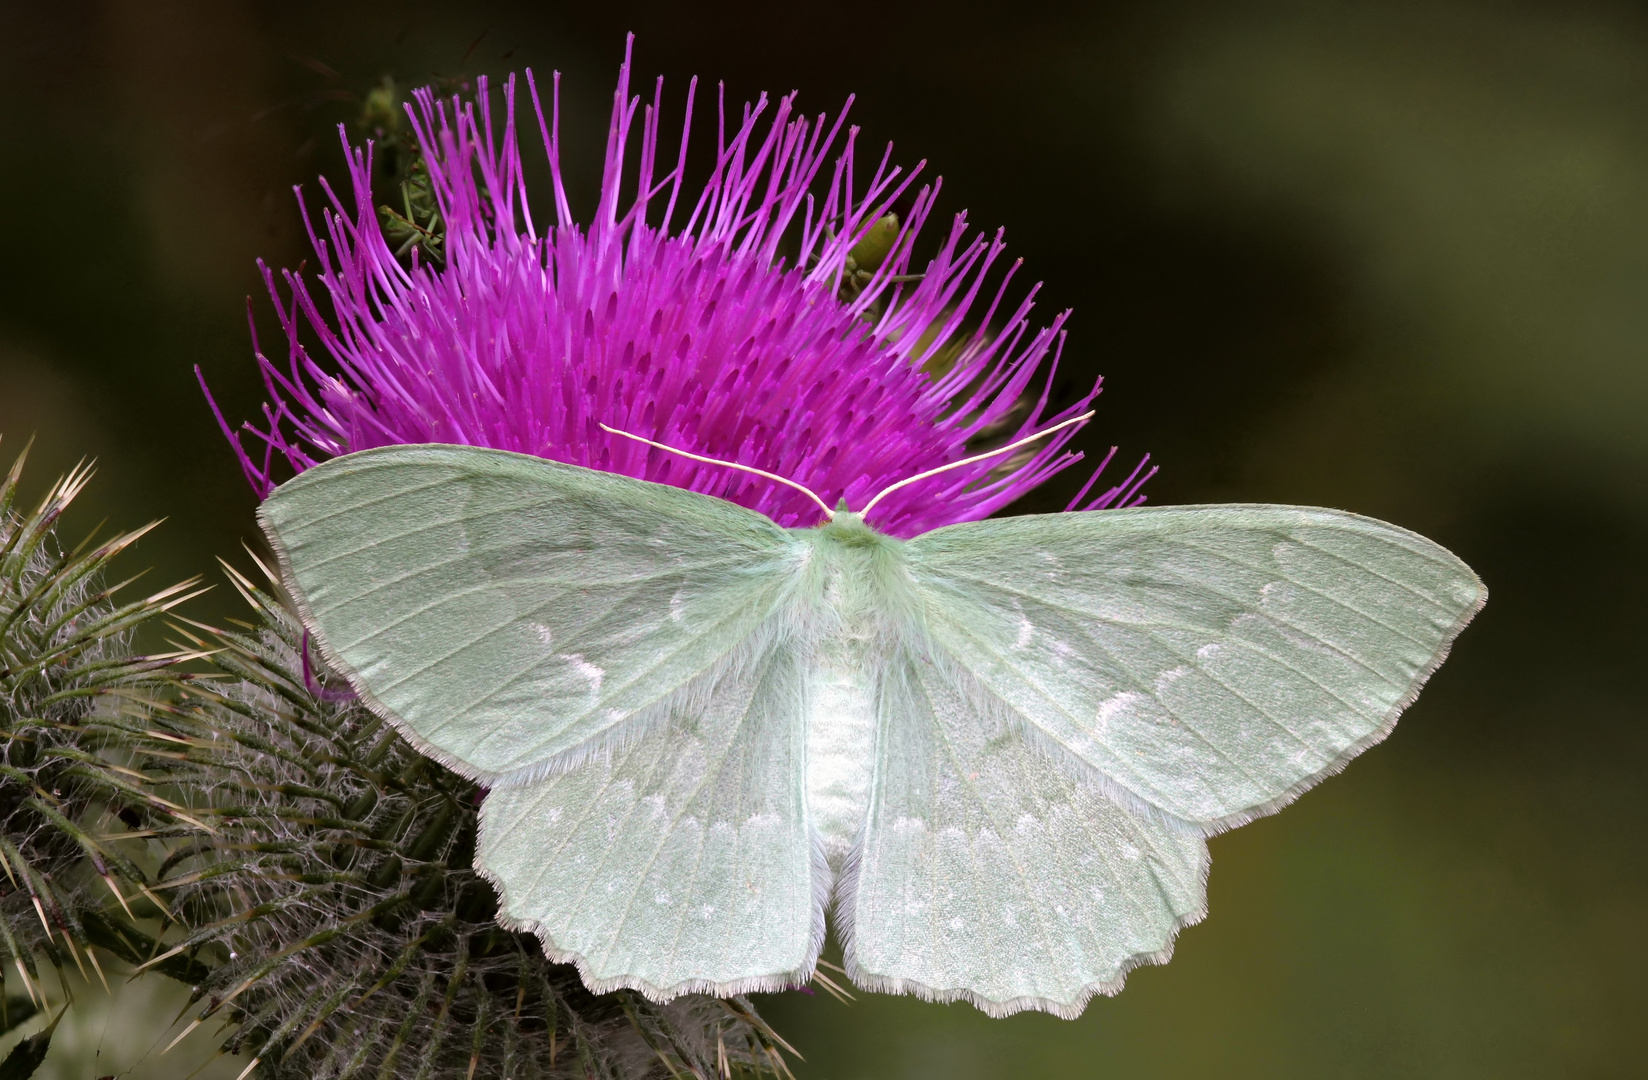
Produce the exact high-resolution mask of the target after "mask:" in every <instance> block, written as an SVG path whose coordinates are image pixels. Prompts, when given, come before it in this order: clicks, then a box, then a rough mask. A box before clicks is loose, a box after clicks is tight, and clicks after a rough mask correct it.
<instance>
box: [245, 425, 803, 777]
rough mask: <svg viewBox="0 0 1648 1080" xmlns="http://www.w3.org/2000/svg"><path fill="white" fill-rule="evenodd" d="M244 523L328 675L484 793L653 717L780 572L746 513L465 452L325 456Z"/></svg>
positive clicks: (721, 652)
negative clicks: (256, 536) (258, 528)
mask: <svg viewBox="0 0 1648 1080" xmlns="http://www.w3.org/2000/svg"><path fill="white" fill-rule="evenodd" d="M258 516H259V519H260V520H261V522H262V524H263V527H264V530H265V531H266V532H267V533H268V536H269V539H270V542H271V543H272V544H273V545H274V547H275V550H276V552H277V553H278V555H279V557H280V562H281V566H282V570H283V571H284V576H285V580H286V582H287V584H288V586H289V588H290V590H291V592H292V595H293V597H294V599H295V600H296V602H297V605H298V608H299V610H300V612H301V613H302V616H303V620H304V623H305V625H307V626H308V627H309V628H310V630H311V631H313V633H314V634H315V635H316V637H317V638H318V639H319V642H320V645H321V647H322V649H323V650H324V651H325V654H326V656H327V658H328V659H329V660H330V661H331V662H332V663H333V664H334V665H335V666H336V667H337V668H338V669H339V670H340V671H342V672H343V673H344V674H345V675H346V676H347V677H348V679H349V681H350V683H351V684H352V685H353V686H354V687H355V689H356V690H357V691H358V692H359V693H360V694H361V696H362V697H363V698H364V699H365V700H366V702H367V703H368V704H369V705H370V706H371V707H372V708H373V709H374V710H375V711H377V712H378V713H379V714H380V715H383V716H385V717H386V718H388V719H390V720H391V721H393V722H394V723H395V724H396V726H397V727H399V728H400V729H401V731H402V733H403V734H405V735H406V736H407V737H408V738H410V739H411V740H412V741H413V743H414V744H415V745H417V746H418V748H419V749H420V750H422V751H424V752H425V753H427V754H429V755H430V756H432V757H434V758H436V759H437V760H439V761H442V762H444V763H445V764H447V765H449V766H451V767H452V768H454V769H456V770H457V771H459V772H462V773H464V774H465V775H467V776H470V777H474V778H477V779H480V780H482V781H483V782H486V783H489V784H495V783H497V782H498V781H500V780H504V779H507V778H510V777H511V776H516V777H519V778H525V777H526V776H528V775H531V774H533V773H534V772H542V771H544V770H545V769H547V768H548V767H549V765H550V764H551V763H552V762H554V761H555V759H557V758H558V757H561V756H564V755H571V756H574V757H575V756H577V755H578V754H581V753H586V752H588V751H589V750H590V749H591V748H594V747H598V746H600V745H601V744H602V743H603V741H605V740H607V739H610V738H615V737H618V735H619V734H620V733H621V732H622V731H623V730H625V727H624V725H625V722H626V721H632V720H634V721H636V722H637V723H640V722H642V720H644V719H646V718H649V717H652V716H653V715H654V714H656V713H658V711H659V710H660V709H662V708H664V706H665V704H666V703H667V702H668V701H669V699H670V698H671V695H673V694H676V693H677V692H678V691H679V690H680V689H681V688H682V687H683V686H685V685H687V684H688V683H690V682H691V681H692V680H694V679H697V678H702V677H704V676H705V675H706V673H708V672H711V671H712V670H713V669H715V668H716V666H717V665H718V664H721V663H724V662H725V661H726V659H727V658H728V657H729V656H731V655H732V654H733V653H734V651H735V650H737V649H738V648H740V647H741V646H742V645H743V644H745V643H746V641H747V639H749V638H750V637H751V635H752V634H757V633H758V632H760V630H761V628H762V627H763V626H764V625H770V624H768V623H767V620H768V618H769V616H770V615H771V614H772V612H773V611H774V610H775V609H776V606H777V605H778V603H779V600H780V597H781V595H782V594H783V591H784V584H785V581H786V580H787V577H788V574H787V571H786V568H787V567H788V566H789V565H791V562H792V560H793V554H792V548H793V545H792V544H791V543H790V542H789V541H787V540H786V539H785V535H784V531H783V530H782V529H780V528H779V527H778V526H777V525H775V524H774V523H773V522H772V521H770V520H769V519H767V518H766V517H764V516H762V515H761V514H758V513H755V512H754V511H751V510H745V509H743V508H742V507H738V506H735V505H733V504H731V503H728V502H724V501H722V500H720V499H714V498H710V497H708V496H705V495H699V494H696V493H694V492H690V491H684V490H681V489H679V488H672V487H665V486H663V485H660V484H651V483H647V482H645V481H640V480H633V479H630V478H628V477H622V476H614V475H611V474H608V473H602V472H596V471H593V470H590V469H583V468H579V467H577V466H573V465H563V464H559V463H557V462H551V461H545V460H543V459H541V458H535V457H528V456H525V455H522V454H512V453H508V452H505V451H499V450H487V449H480V448H476V447H459V446H437V445H431V446H395V447H385V448H382V449H376V450H366V451H362V452H360V453H355V454H349V455H346V456H343V457H340V458H335V459H333V460H331V461H328V462H325V463H324V464H321V465H318V466H316V467H315V468H312V469H309V470H307V471H306V472H304V473H302V474H300V475H299V476H297V477H296V478H294V479H292V480H290V481H288V482H287V483H285V484H283V485H281V486H280V487H279V488H277V489H276V490H275V492H274V493H273V494H272V495H270V496H269V498H268V499H267V500H265V501H264V503H263V505H262V507H261V508H260V509H259V511H258ZM637 718H641V719H637Z"/></svg>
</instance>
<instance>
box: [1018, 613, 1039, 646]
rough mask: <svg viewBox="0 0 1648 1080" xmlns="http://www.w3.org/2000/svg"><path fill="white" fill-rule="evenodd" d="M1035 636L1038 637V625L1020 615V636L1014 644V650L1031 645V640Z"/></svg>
mask: <svg viewBox="0 0 1648 1080" xmlns="http://www.w3.org/2000/svg"><path fill="white" fill-rule="evenodd" d="M1035 636H1036V624H1035V623H1033V622H1031V621H1030V620H1029V619H1026V618H1025V617H1024V616H1023V615H1020V616H1019V636H1018V638H1017V639H1016V640H1015V641H1014V642H1013V648H1014V649H1022V648H1024V647H1025V646H1027V645H1029V644H1030V639H1031V638H1033V637H1035Z"/></svg>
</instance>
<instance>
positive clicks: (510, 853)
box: [476, 643, 828, 999]
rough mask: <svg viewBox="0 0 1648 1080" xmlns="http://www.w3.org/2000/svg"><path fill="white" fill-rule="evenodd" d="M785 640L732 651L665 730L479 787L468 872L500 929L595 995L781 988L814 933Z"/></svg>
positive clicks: (806, 967)
mask: <svg viewBox="0 0 1648 1080" xmlns="http://www.w3.org/2000/svg"><path fill="white" fill-rule="evenodd" d="M803 663H804V659H803V657H802V654H801V650H799V649H798V648H796V647H793V646H792V645H789V644H782V643H781V644H778V645H775V646H772V647H769V648H767V649H766V650H765V652H762V653H751V654H746V655H744V656H740V657H739V658H738V659H737V662H735V663H733V664H731V665H729V666H728V667H727V668H726V670H725V671H724V672H722V673H721V675H720V677H719V678H718V679H717V680H716V681H715V682H714V683H713V685H708V686H706V687H704V690H705V692H704V693H695V694H691V695H688V696H685V697H684V698H682V699H681V701H680V703H679V706H678V707H677V708H676V709H675V710H674V711H673V713H672V715H671V716H670V717H669V719H668V720H667V722H666V723H665V724H663V725H661V726H659V727H656V728H654V729H653V730H651V731H650V732H648V733H646V734H645V735H643V736H642V737H640V738H639V739H637V740H636V741H634V742H633V743H629V744H627V745H620V746H617V747H614V748H612V749H611V750H610V752H609V753H606V754H603V755H599V756H597V757H594V758H591V759H590V760H588V761H585V762H584V763H583V764H581V765H577V766H575V767H574V768H572V769H571V770H570V771H567V772H565V773H561V774H558V775H553V776H550V777H548V778H545V779H540V780H535V781H531V782H528V783H524V784H520V785H517V786H512V787H506V788H497V789H494V790H492V791H491V792H490V793H488V795H487V797H486V801H485V802H484V803H483V804H482V807H481V831H480V841H479V846H478V850H477V856H476V865H477V867H478V868H479V869H480V871H481V872H482V873H483V874H484V875H486V876H487V877H488V878H489V879H491V880H492V882H493V883H494V884H495V885H496V886H497V888H498V894H499V898H500V904H501V907H502V910H503V914H502V919H503V921H504V922H505V923H506V924H508V925H511V926H513V927H516V928H520V929H527V930H531V931H533V932H535V933H537V934H538V935H539V936H540V937H541V938H542V939H543V943H544V949H545V952H546V953H548V955H549V956H550V957H551V958H552V959H554V960H558V961H561V962H570V963H576V964H577V966H578V969H579V972H580V974H581V975H582V976H583V980H584V984H585V985H586V986H588V987H589V989H590V990H591V991H593V992H595V993H605V992H607V991H609V990H614V989H617V988H619V987H629V988H633V989H636V990H640V991H641V992H642V993H644V994H647V995H648V996H650V997H653V998H655V999H667V998H669V997H672V996H674V995H676V994H681V993H687V992H691V991H703V992H706V993H710V994H715V995H718V996H723V997H724V996H727V995H731V994H739V993H745V992H748V991H755V990H775V989H781V988H783V987H785V986H791V985H797V984H799V983H802V982H805V981H806V980H807V979H808V978H810V977H811V973H812V969H813V965H814V963H815V962H816V960H817V958H818V951H819V948H820V947H821V945H822V944H823V940H824V906H823V898H824V896H825V894H826V892H827V889H828V879H827V877H826V876H825V875H826V874H827V870H826V869H825V868H824V867H823V865H822V863H816V864H815V861H814V854H813V853H814V844H813V842H812V839H811V836H810V830H809V825H808V820H807V812H806V805H805V794H804V791H805V781H804V776H805V747H806V736H805V727H804V715H805V706H804V700H803V698H804V691H805V687H804V685H803V672H802V665H803Z"/></svg>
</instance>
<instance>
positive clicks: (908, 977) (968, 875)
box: [839, 648, 1208, 1018]
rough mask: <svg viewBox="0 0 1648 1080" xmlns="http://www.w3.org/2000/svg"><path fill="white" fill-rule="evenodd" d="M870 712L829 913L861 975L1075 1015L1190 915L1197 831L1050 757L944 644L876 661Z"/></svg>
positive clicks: (1198, 858) (1197, 881)
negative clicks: (871, 760) (835, 913)
mask: <svg viewBox="0 0 1648 1080" xmlns="http://www.w3.org/2000/svg"><path fill="white" fill-rule="evenodd" d="M879 718H880V719H879V727H878V739H877V752H876V762H875V779H874V782H873V785H872V790H871V798H870V809H869V817H868V820H867V822H866V826H865V830H864V834H863V840H862V842H861V846H860V848H859V851H858V857H857V861H856V864H855V865H854V868H853V869H852V871H851V873H850V876H849V878H848V880H847V882H846V885H845V888H844V890H843V893H844V896H843V901H842V907H841V909H839V910H841V911H842V913H843V915H844V918H843V923H844V938H845V941H846V952H847V970H848V973H849V975H851V977H852V979H853V981H854V982H856V983H858V984H859V985H860V986H863V987H865V988H866V989H871V990H879V991H885V992H889V993H914V994H917V995H918V996H920V997H923V998H926V999H928V1000H938V1001H953V1000H957V999H962V1000H966V1001H970V1002H972V1003H973V1004H974V1005H976V1006H977V1007H978V1008H980V1009H982V1010H984V1011H985V1012H986V1013H988V1014H990V1015H992V1016H1005V1015H1008V1014H1010V1013H1014V1012H1018V1011H1021V1010H1024V1009H1043V1010H1046V1011H1049V1012H1053V1013H1056V1014H1058V1015H1060V1016H1064V1017H1067V1018H1073V1017H1075V1016H1077V1015H1079V1014H1080V1013H1081V1010H1082V1007H1083V1006H1084V1005H1085V1004H1086V1003H1087V1000H1088V999H1089V998H1090V997H1092V996H1093V994H1094V993H1098V992H1104V993H1115V992H1116V991H1118V990H1120V989H1121V985H1122V980H1123V979H1124V978H1125V976H1126V973H1127V972H1128V971H1129V970H1130V969H1131V968H1133V967H1134V966H1136V965H1138V964H1141V963H1160V962H1163V961H1165V960H1166V959H1167V958H1168V956H1169V954H1170V953H1171V951H1172V942H1173V937H1174V935H1175V934H1176V933H1177V932H1178V930H1179V928H1180V927H1181V926H1184V925H1186V924H1188V923H1192V922H1196V921H1197V920H1199V919H1200V918H1201V917H1202V914H1203V912H1204V910H1205V888H1204V881H1205V878H1206V871H1207V865H1208V855H1207V848H1206V842H1205V841H1204V840H1203V838H1202V836H1201V834H1200V833H1199V832H1197V831H1196V830H1194V829H1192V828H1191V827H1189V826H1187V825H1185V824H1183V823H1181V822H1174V821H1172V820H1171V819H1169V818H1167V817H1166V816H1165V815H1162V814H1159V813H1151V812H1148V811H1147V812H1142V813H1140V812H1135V811H1133V810H1130V809H1129V808H1128V807H1126V806H1123V805H1122V804H1120V803H1118V802H1117V801H1115V800H1114V799H1112V798H1111V797H1110V796H1109V795H1108V794H1106V792H1105V791H1104V789H1103V787H1102V785H1101V784H1100V783H1099V782H1098V779H1097V778H1096V777H1093V776H1091V775H1083V774H1084V773H1088V772H1089V770H1086V769H1079V770H1071V769H1070V768H1068V767H1067V766H1068V763H1061V762H1060V761H1059V760H1058V759H1057V758H1056V757H1055V756H1054V755H1051V754H1048V753H1047V752H1046V751H1045V750H1044V749H1043V748H1042V747H1040V746H1038V745H1037V743H1036V741H1035V740H1034V739H1033V738H1032V737H1030V736H1029V735H1028V733H1027V732H1026V731H1025V730H1024V729H1023V726H1022V725H1021V724H1019V723H1017V722H1016V720H1015V719H1014V718H1013V717H1012V716H1011V714H1010V712H1009V710H1007V709H1005V708H1003V707H1001V705H1000V703H999V702H994V701H993V700H992V699H991V695H990V694H989V692H988V691H986V690H985V689H984V688H983V687H981V686H979V685H978V684H977V683H976V681H974V680H972V679H971V678H970V677H969V676H967V675H966V673H965V672H961V671H958V670H956V669H955V667H954V665H953V662H952V661H951V660H950V659H949V658H948V657H946V656H945V655H944V653H943V652H942V650H939V649H933V650H929V651H927V652H925V653H922V652H918V651H917V650H916V649H915V648H911V649H907V650H905V651H902V652H900V653H899V654H898V655H896V656H894V657H893V658H892V659H891V662H890V663H889V665H888V667H887V668H886V670H885V672H884V674H883V677H882V681H881V690H880V696H879Z"/></svg>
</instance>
